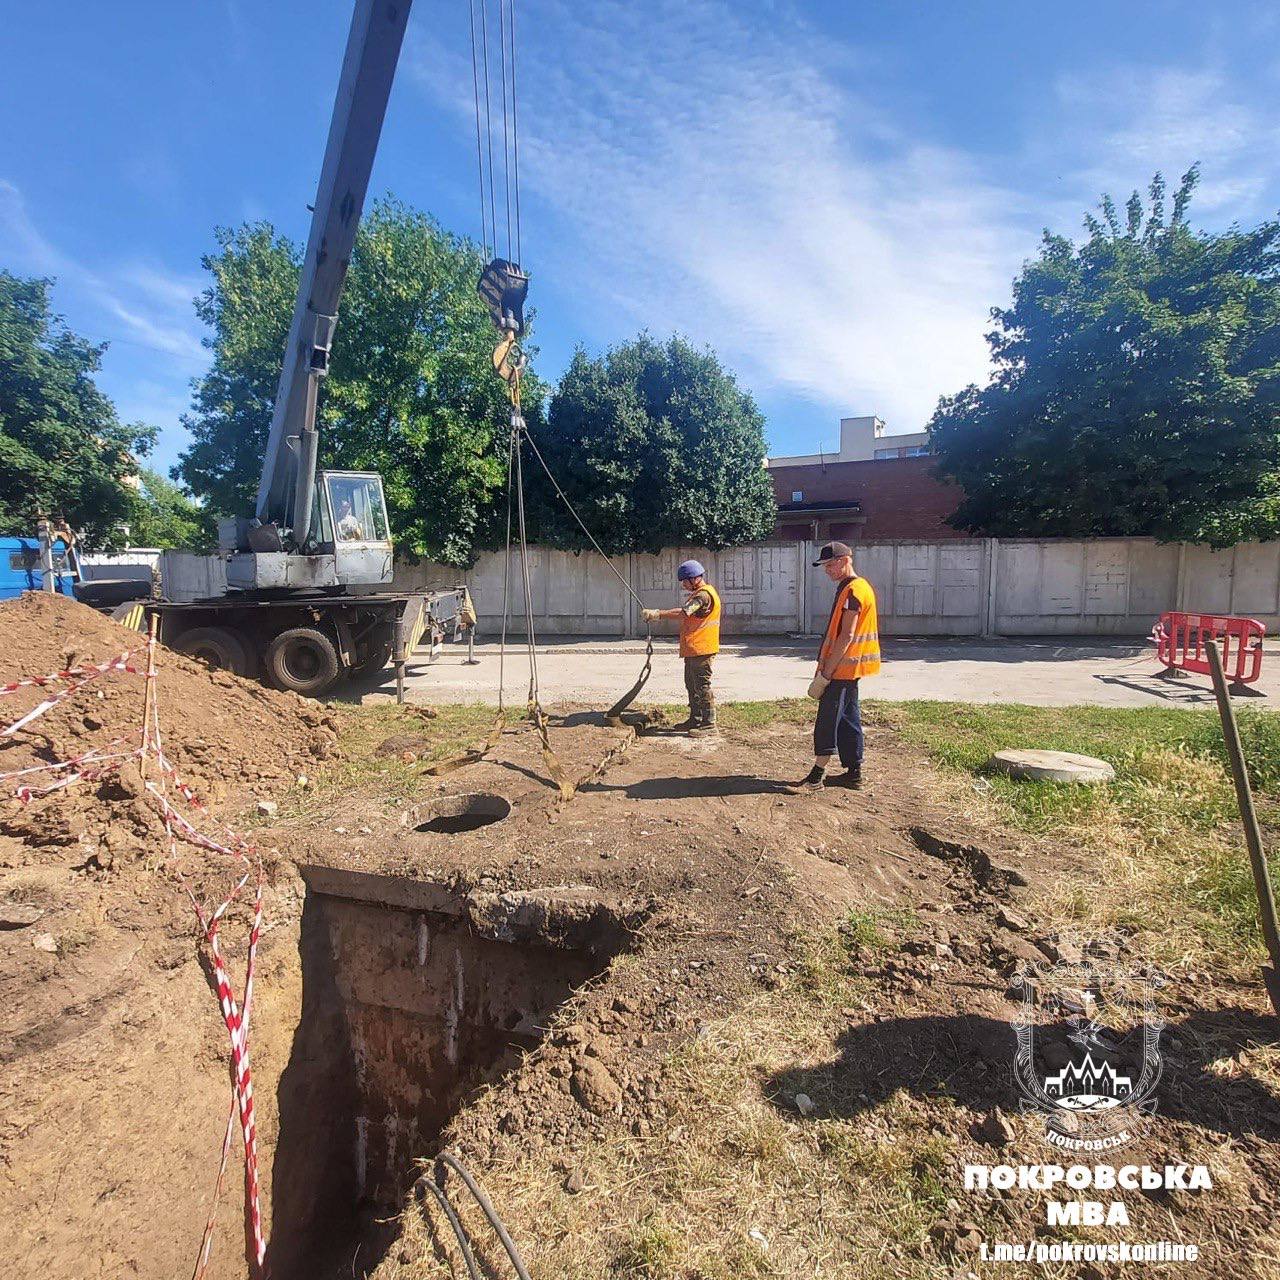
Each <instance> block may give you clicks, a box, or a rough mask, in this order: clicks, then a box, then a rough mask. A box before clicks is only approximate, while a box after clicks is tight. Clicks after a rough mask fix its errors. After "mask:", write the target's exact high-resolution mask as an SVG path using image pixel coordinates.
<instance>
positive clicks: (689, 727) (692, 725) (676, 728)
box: [671, 716, 700, 733]
mask: <svg viewBox="0 0 1280 1280" xmlns="http://www.w3.org/2000/svg"><path fill="white" fill-rule="evenodd" d="M699 723H700V721H698V720H696V719H695V718H694V717H693V716H690V717H689V718H688V719H687V720H681V721H680V723H679V724H673V725H672V726H671V732H672V733H692V732H693V731H694V730H695V729H696V728H697V727H698V725H699Z"/></svg>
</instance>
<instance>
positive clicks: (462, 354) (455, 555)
mask: <svg viewBox="0 0 1280 1280" xmlns="http://www.w3.org/2000/svg"><path fill="white" fill-rule="evenodd" d="M204 266H205V267H206V269H207V270H208V271H209V272H210V273H211V274H212V276H213V281H212V283H211V285H210V287H209V288H208V289H207V290H206V291H205V292H204V294H203V295H202V296H201V298H200V299H199V301H198V303H197V309H198V311H199V314H200V316H201V319H203V320H204V321H205V322H206V323H207V324H208V325H209V326H210V328H211V329H212V330H213V335H212V337H211V338H210V339H209V340H208V342H209V345H210V347H211V348H212V350H213V366H212V368H211V369H210V372H209V374H208V375H207V376H206V377H205V378H203V379H201V380H200V382H199V383H198V384H197V386H196V389H195V405H194V409H193V411H192V413H191V414H190V415H188V417H187V418H186V420H185V422H186V426H187V428H188V430H189V431H190V432H191V434H192V437H193V443H192V445H191V447H190V449H188V450H187V451H186V452H185V453H184V454H183V455H182V457H181V459H180V461H179V464H178V466H177V467H176V468H175V471H174V474H175V476H176V477H178V478H181V479H182V480H183V481H184V482H185V483H186V485H187V486H188V488H190V489H191V490H192V491H193V492H194V493H197V494H199V495H200V496H202V497H204V498H205V499H206V501H207V503H208V505H209V506H210V507H211V508H212V509H214V510H216V511H218V512H221V513H244V512H248V511H250V510H252V507H253V503H254V499H255V496H256V493H257V485H258V476H259V471H260V468H261V464H262V454H263V450H264V449H265V446H266V438H267V432H268V429H269V427H270V422H271V409H272V403H273V401H274V398H275V393H276V382H277V380H278V378H279V375H280V364H281V358H282V355H283V351H284V343H285V337H286V334H287V331H288V327H289V319H290V315H291V312H292V309H293V300H294V294H295V293H296V290H297V284H298V271H299V254H298V250H297V249H296V248H295V247H294V246H293V245H292V244H290V243H289V241H288V240H286V239H285V238H283V237H281V236H277V235H276V234H275V233H274V231H273V230H272V229H271V227H269V226H267V225H266V224H261V223H260V224H257V225H254V226H249V227H241V228H240V229H239V230H237V231H226V230H223V231H220V232H219V233H218V252H217V253H215V254H211V255H210V256H209V257H207V258H205V260H204ZM482 266H483V263H482V262H481V260H480V256H479V253H478V250H477V249H476V247H475V246H474V245H472V244H471V243H470V242H469V241H466V240H463V239H460V238H459V237H457V236H453V235H450V234H449V233H448V232H446V231H444V230H442V229H441V228H440V226H439V225H438V224H437V223H436V222H435V221H434V220H433V219H431V218H430V217H429V216H427V215H426V214H423V213H420V212H417V211H415V210H413V209H410V208H408V207H406V206H405V205H404V204H402V203H400V202H399V201H396V200H393V199H384V200H380V201H378V202H377V203H375V205H374V206H373V208H372V209H371V210H370V212H369V213H368V215H367V216H366V217H365V218H364V220H363V221H362V223H361V227H360V232H359V236H358V238H357V242H356V248H355V252H354V254H353V255H352V260H351V269H350V272H349V273H348V276H347V281H346V287H345V289H344V291H343V296H342V305H341V311H340V315H339V320H338V329H337V335H336V337H335V339H334V347H333V359H332V365H331V372H330V374H329V377H328V378H327V379H326V380H325V383H324V384H323V387H322V391H321V401H320V408H319V419H320V429H321V451H322V453H321V460H322V464H323V465H327V466H336V467H344V468H353V469H360V470H374V471H380V472H381V473H382V476H383V480H384V482H385V485H386V490H387V506H388V510H389V514H390V516H391V524H392V531H393V534H394V536H395V538H396V541H397V545H398V546H399V547H400V548H401V549H402V550H407V551H409V552H410V553H412V554H416V555H426V556H431V557H432V558H434V559H437V560H441V561H444V562H446V563H450V564H456V565H465V564H467V563H468V562H469V561H470V560H471V559H472V558H473V557H474V555H475V550H476V548H477V547H478V546H482V545H489V544H492V543H493V542H494V541H495V540H496V538H497V536H498V535H497V533H496V531H495V530H496V524H497V520H498V513H499V510H500V509H501V510H503V511H505V507H503V506H502V504H501V503H500V502H499V501H498V500H497V499H498V492H499V490H500V489H501V488H502V486H503V485H505V483H506V422H507V415H508V404H507V398H506V390H505V387H504V386H503V384H502V383H501V381H499V379H498V378H497V377H495V376H494V373H493V369H492V365H491V363H490V353H491V352H492V350H493V347H494V344H495V342H496V341H497V335H496V332H495V330H494V329H493V326H492V324H491V323H490V320H489V316H488V312H487V311H486V309H485V307H484V305H483V304H482V303H481V301H480V299H479V298H478V297H477V295H476V289H475V286H476V281H477V279H478V278H479V275H480V270H481V267H482ZM525 386H526V400H527V401H528V406H527V411H528V416H529V417H530V420H531V421H537V414H538V401H539V396H540V392H539V388H538V385H537V382H536V380H535V379H533V378H532V377H530V378H529V379H527V380H526V384H525Z"/></svg>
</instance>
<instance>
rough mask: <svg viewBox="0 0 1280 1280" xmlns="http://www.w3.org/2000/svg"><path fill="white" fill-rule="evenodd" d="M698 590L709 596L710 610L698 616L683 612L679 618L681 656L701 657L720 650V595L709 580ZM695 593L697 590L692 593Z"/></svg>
mask: <svg viewBox="0 0 1280 1280" xmlns="http://www.w3.org/2000/svg"><path fill="white" fill-rule="evenodd" d="M698 591H705V592H706V593H707V595H709V596H710V597H711V612H710V613H707V614H704V615H703V616H702V617H701V618H699V617H698V616H697V615H696V614H693V615H690V614H687V613H686V614H685V615H684V616H683V617H682V618H681V619H680V656H681V657H682V658H702V657H705V656H706V655H707V654H709V653H719V652H720V596H719V593H718V592H717V591H716V589H715V587H713V586H712V585H711V584H710V583H709V582H704V583H703V584H702V586H700V587H699V588H698ZM693 594H694V595H697V591H695V592H694V593H693Z"/></svg>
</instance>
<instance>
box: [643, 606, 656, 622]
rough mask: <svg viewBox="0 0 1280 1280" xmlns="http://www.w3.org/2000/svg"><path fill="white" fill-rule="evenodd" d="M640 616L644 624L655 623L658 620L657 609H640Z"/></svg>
mask: <svg viewBox="0 0 1280 1280" xmlns="http://www.w3.org/2000/svg"><path fill="white" fill-rule="evenodd" d="M641 614H642V616H643V617H644V620H645V621H646V622H657V620H658V610H657V609H642V610H641Z"/></svg>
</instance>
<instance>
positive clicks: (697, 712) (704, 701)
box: [684, 653, 716, 724]
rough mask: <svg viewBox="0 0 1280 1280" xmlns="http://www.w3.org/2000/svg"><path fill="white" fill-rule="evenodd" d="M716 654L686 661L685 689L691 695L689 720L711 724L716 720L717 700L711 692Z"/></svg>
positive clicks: (708, 654)
mask: <svg viewBox="0 0 1280 1280" xmlns="http://www.w3.org/2000/svg"><path fill="white" fill-rule="evenodd" d="M714 658H715V654H712V653H707V654H703V655H702V656H700V657H696V658H686V659H685V660H684V687H685V689H686V691H687V692H688V694H689V718H690V719H691V720H697V721H698V722H699V723H700V724H710V723H711V722H712V721H713V720H714V719H715V718H716V699H715V695H714V694H713V693H712V692H711V663H712V660H713V659H714Z"/></svg>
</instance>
